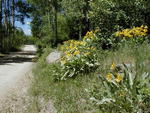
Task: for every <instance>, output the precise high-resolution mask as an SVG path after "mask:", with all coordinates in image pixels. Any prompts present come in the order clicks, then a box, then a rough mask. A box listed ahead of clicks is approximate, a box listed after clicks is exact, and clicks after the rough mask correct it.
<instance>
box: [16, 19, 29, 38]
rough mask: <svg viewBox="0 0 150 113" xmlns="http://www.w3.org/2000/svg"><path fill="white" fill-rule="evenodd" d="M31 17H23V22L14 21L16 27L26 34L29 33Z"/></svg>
mask: <svg viewBox="0 0 150 113" xmlns="http://www.w3.org/2000/svg"><path fill="white" fill-rule="evenodd" d="M30 22H31V19H28V18H25V24H22V23H20V22H19V21H16V22H15V26H16V27H17V28H21V29H22V30H23V31H24V33H25V34H26V35H31V34H32V33H31V27H30Z"/></svg>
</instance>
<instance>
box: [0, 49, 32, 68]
mask: <svg viewBox="0 0 150 113" xmlns="http://www.w3.org/2000/svg"><path fill="white" fill-rule="evenodd" d="M34 58H35V52H31V51H25V52H15V53H10V54H9V55H6V56H5V57H2V58H0V65H5V64H10V63H23V62H33V59H34Z"/></svg>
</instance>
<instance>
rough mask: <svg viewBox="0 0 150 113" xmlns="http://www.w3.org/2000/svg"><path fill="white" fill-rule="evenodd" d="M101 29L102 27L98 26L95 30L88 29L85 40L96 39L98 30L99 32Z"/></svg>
mask: <svg viewBox="0 0 150 113" xmlns="http://www.w3.org/2000/svg"><path fill="white" fill-rule="evenodd" d="M99 31H100V29H99V28H97V29H96V30H94V31H88V32H87V33H86V35H85V36H84V38H83V40H84V41H85V40H93V39H95V38H96V35H95V34H96V33H97V32H99Z"/></svg>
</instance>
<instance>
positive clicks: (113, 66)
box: [110, 62, 116, 70]
mask: <svg viewBox="0 0 150 113" xmlns="http://www.w3.org/2000/svg"><path fill="white" fill-rule="evenodd" d="M110 69H112V70H115V69H116V64H115V63H114V62H113V63H112V65H111V67H110Z"/></svg>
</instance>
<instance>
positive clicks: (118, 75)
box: [115, 74, 123, 83]
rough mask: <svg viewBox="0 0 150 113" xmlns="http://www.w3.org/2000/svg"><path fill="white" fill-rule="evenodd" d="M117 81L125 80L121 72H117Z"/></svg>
mask: <svg viewBox="0 0 150 113" xmlns="http://www.w3.org/2000/svg"><path fill="white" fill-rule="evenodd" d="M115 80H116V82H118V83H119V82H121V81H122V80H123V77H122V76H121V75H120V74H117V77H116V79H115Z"/></svg>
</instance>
